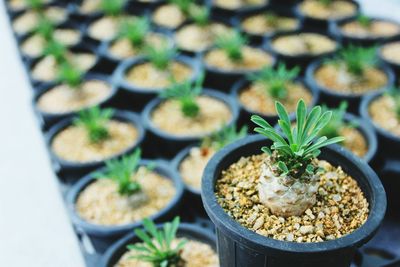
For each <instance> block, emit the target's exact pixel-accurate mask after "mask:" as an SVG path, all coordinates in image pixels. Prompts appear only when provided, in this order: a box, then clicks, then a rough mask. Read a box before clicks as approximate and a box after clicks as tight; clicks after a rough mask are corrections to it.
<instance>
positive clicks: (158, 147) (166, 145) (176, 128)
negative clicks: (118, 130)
mask: <svg viewBox="0 0 400 267" xmlns="http://www.w3.org/2000/svg"><path fill="white" fill-rule="evenodd" d="M193 101H195V103H196V106H197V107H198V108H197V109H196V110H197V114H196V115H194V116H186V115H184V113H183V111H182V109H183V102H181V101H180V100H177V99H162V98H156V99H154V100H152V101H150V102H149V103H148V104H147V105H146V107H145V108H144V110H143V112H142V120H143V123H144V125H145V127H146V129H147V130H148V136H147V137H146V140H145V147H148V149H147V151H148V152H151V153H152V154H155V155H159V156H170V157H173V156H175V155H176V153H177V151H179V150H181V149H183V148H184V147H186V146H188V145H190V144H193V143H196V142H199V141H200V139H202V138H203V137H205V136H207V135H209V134H211V133H212V132H215V131H217V130H219V129H221V128H222V127H224V126H230V125H234V124H235V123H236V120H237V117H238V109H237V106H236V105H235V103H234V102H233V100H232V99H231V97H230V96H229V95H226V94H224V93H220V92H218V91H214V90H209V89H204V90H202V92H201V93H200V94H199V95H197V96H194V97H193Z"/></svg>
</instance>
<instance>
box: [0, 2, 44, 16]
mask: <svg viewBox="0 0 400 267" xmlns="http://www.w3.org/2000/svg"><path fill="white" fill-rule="evenodd" d="M51 3H52V0H39V1H26V0H9V1H6V5H7V8H8V10H9V12H11V13H13V14H15V13H18V12H22V11H25V10H27V9H33V10H41V9H43V8H45V7H46V6H48V5H49V4H51Z"/></svg>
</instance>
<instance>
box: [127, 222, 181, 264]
mask: <svg viewBox="0 0 400 267" xmlns="http://www.w3.org/2000/svg"><path fill="white" fill-rule="evenodd" d="M179 223H180V219H179V217H175V218H174V220H173V221H172V222H167V223H164V225H163V227H162V229H157V227H156V225H155V224H154V223H153V222H152V221H151V220H149V219H147V218H146V219H144V220H143V227H144V231H143V230H141V229H135V234H136V235H137V236H138V237H139V238H140V239H141V240H142V243H136V244H131V245H128V246H127V248H128V249H129V250H133V251H135V252H137V254H135V255H134V256H132V258H134V259H138V260H140V261H143V262H148V263H150V264H152V266H154V267H181V266H184V261H183V260H182V258H181V251H182V249H183V247H184V246H185V244H186V242H187V241H186V240H185V239H181V240H180V241H179V242H178V243H177V244H173V241H174V240H175V239H176V232H177V231H178V228H179Z"/></svg>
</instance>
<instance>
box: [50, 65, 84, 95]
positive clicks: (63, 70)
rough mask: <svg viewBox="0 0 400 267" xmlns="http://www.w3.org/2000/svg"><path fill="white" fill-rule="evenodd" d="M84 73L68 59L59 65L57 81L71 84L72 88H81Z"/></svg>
mask: <svg viewBox="0 0 400 267" xmlns="http://www.w3.org/2000/svg"><path fill="white" fill-rule="evenodd" d="M83 75H84V73H83V72H82V71H81V70H80V69H79V68H77V67H75V66H74V65H73V64H71V63H70V62H68V61H64V62H63V63H61V64H60V66H58V69H57V81H58V82H60V83H64V84H67V85H69V87H70V88H73V89H79V88H80V87H79V85H80V84H81V83H82V78H83Z"/></svg>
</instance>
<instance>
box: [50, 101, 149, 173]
mask: <svg viewBox="0 0 400 267" xmlns="http://www.w3.org/2000/svg"><path fill="white" fill-rule="evenodd" d="M143 137H144V129H143V127H142V125H141V121H140V118H139V117H138V116H137V115H136V114H134V113H131V112H125V111H120V110H116V111H114V110H112V109H109V108H108V109H103V110H101V109H99V108H98V107H92V108H90V109H87V110H83V111H81V112H80V113H79V116H78V117H72V118H67V119H65V120H62V121H60V122H59V123H57V124H55V125H54V126H53V127H51V128H50V130H49V132H48V134H47V144H48V147H49V151H50V154H51V157H52V160H53V162H54V163H55V168H56V171H59V172H62V173H65V174H66V175H67V176H71V177H72V175H74V174H78V175H80V174H83V173H86V172H88V171H91V170H93V169H95V168H97V167H99V166H101V165H103V164H104V161H105V160H108V159H110V158H116V157H119V156H121V155H123V154H125V153H128V152H130V151H132V150H133V149H134V148H136V147H137V146H139V145H140V144H141V142H142V140H143ZM70 174H71V175H70Z"/></svg>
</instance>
